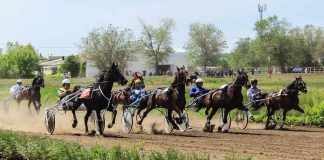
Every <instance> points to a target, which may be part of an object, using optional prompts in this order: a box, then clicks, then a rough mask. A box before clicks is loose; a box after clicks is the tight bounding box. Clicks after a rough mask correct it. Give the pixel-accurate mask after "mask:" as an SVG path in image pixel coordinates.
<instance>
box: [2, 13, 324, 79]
mask: <svg viewBox="0 0 324 160" xmlns="http://www.w3.org/2000/svg"><path fill="white" fill-rule="evenodd" d="M139 24H140V25H141V28H142V32H141V33H140V36H139V37H138V38H137V37H135V34H134V32H133V30H131V29H128V28H125V27H122V26H115V25H108V26H107V27H100V28H94V29H93V30H91V31H90V32H89V33H88V35H87V36H86V37H84V38H82V39H81V43H80V44H79V48H80V50H81V52H80V55H79V56H72V57H68V58H67V59H66V60H65V61H64V63H63V64H62V65H61V69H60V72H67V71H72V72H73V73H72V74H73V76H77V75H79V74H84V70H85V64H84V62H82V61H81V59H84V60H92V61H93V62H94V63H95V66H96V67H97V68H98V69H100V70H104V69H106V68H107V67H108V66H110V65H111V63H112V62H116V63H117V64H118V65H119V67H120V68H121V69H122V70H123V69H125V68H127V63H128V62H129V61H137V60H140V61H142V60H145V61H146V64H147V65H148V66H149V67H151V68H154V69H155V71H157V70H158V66H159V65H160V64H161V63H162V62H164V61H166V60H167V59H168V58H169V57H170V56H171V55H172V54H173V53H174V52H175V50H174V49H173V48H172V32H173V31H174V28H175V26H176V23H175V21H174V20H173V19H170V18H164V19H161V20H160V24H159V25H157V26H153V25H149V24H146V23H145V22H144V21H143V20H140V21H139ZM253 29H254V31H255V33H256V36H255V38H250V37H245V38H240V39H239V40H238V41H237V42H236V46H235V48H234V49H233V50H232V51H231V52H230V53H225V52H224V49H225V48H226V47H227V44H226V41H225V36H224V33H223V32H222V31H221V30H220V29H218V28H217V27H216V25H214V24H202V23H199V22H195V23H192V24H190V26H189V33H188V34H189V39H188V40H187V42H186V43H185V44H184V49H185V50H186V53H187V60H188V62H189V64H190V65H191V66H200V67H202V68H207V67H209V66H221V67H223V68H249V67H265V66H267V65H268V64H269V60H271V63H272V65H274V66H278V67H281V68H282V69H283V68H285V67H287V66H293V67H306V66H320V65H322V66H323V64H319V63H318V59H320V58H321V57H324V30H323V28H322V27H316V26H313V25H306V26H305V27H303V28H300V27H291V24H289V23H288V22H287V21H286V20H282V19H280V18H279V17H277V16H271V17H269V18H267V19H264V20H259V21H257V22H256V23H255V25H254V28H253ZM0 53H2V50H1V52H0ZM138 53H142V54H143V55H144V56H145V57H140V58H141V59H136V54H138ZM40 58H42V56H41V54H38V53H37V52H36V51H35V49H34V47H33V46H32V45H31V44H27V45H25V46H24V45H20V44H18V43H16V44H15V43H8V45H7V49H6V52H5V53H3V54H1V55H0V62H1V63H0V77H6V78H8V77H17V75H18V76H19V77H29V76H31V75H32V74H31V73H32V71H33V70H34V69H35V67H37V63H38V62H39V59H40ZM142 58H143V59H142ZM322 62H323V61H322ZM75 66H78V67H75ZM80 70H81V72H80Z"/></svg>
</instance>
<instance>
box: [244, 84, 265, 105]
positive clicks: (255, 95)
mask: <svg viewBox="0 0 324 160" xmlns="http://www.w3.org/2000/svg"><path fill="white" fill-rule="evenodd" d="M251 85H252V86H251V88H250V89H248V91H247V96H248V98H249V101H250V102H251V103H252V107H253V108H259V107H260V106H262V105H263V101H259V102H258V100H261V99H262V97H263V96H262V94H261V89H260V88H258V87H257V85H258V80H256V79H252V80H251Z"/></svg>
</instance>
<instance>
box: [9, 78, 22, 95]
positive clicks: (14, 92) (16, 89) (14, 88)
mask: <svg viewBox="0 0 324 160" xmlns="http://www.w3.org/2000/svg"><path fill="white" fill-rule="evenodd" d="M24 88H25V87H24V86H23V85H22V80H21V79H18V80H17V84H16V85H13V86H12V87H10V93H11V94H12V95H14V96H13V98H14V99H17V98H18V96H19V95H18V93H19V92H21V91H22V90H23V89H24Z"/></svg>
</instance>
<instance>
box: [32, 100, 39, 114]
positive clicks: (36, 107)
mask: <svg viewBox="0 0 324 160" xmlns="http://www.w3.org/2000/svg"><path fill="white" fill-rule="evenodd" d="M33 104H34V107H35V110H36V113H37V115H39V111H40V102H39V101H37V100H36V101H33Z"/></svg>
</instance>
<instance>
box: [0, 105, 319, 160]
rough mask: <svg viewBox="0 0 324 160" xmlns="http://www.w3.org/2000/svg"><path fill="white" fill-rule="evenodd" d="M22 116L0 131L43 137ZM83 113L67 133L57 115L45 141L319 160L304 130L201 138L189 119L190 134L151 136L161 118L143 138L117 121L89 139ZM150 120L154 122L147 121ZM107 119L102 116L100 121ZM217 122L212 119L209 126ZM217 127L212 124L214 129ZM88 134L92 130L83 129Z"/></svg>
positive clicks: (254, 128)
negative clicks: (7, 130) (53, 129)
mask: <svg viewBox="0 0 324 160" xmlns="http://www.w3.org/2000/svg"><path fill="white" fill-rule="evenodd" d="M27 113H28V112H27V111H24V110H19V111H16V109H12V110H11V112H10V114H9V115H8V116H5V115H3V114H2V113H1V116H0V127H1V128H2V129H10V130H15V131H24V132H29V133H30V134H36V135H46V134H45V129H44V125H43V124H44V123H43V122H44V121H43V118H44V117H43V114H41V115H40V116H36V115H33V116H30V115H28V114H27ZM83 114H84V113H79V117H80V118H79V125H78V127H77V128H76V129H72V128H71V115H70V114H69V113H68V114H66V115H65V114H61V113H60V114H57V116H56V120H57V121H56V124H57V125H56V128H55V131H54V135H51V136H50V137H51V138H55V139H65V140H68V141H72V142H79V143H81V144H83V145H85V146H92V145H94V144H104V145H108V146H111V145H117V144H120V145H123V146H132V145H140V146H141V145H142V146H143V147H144V149H145V150H151V149H156V150H163V149H164V148H166V147H170V146H172V147H174V148H175V149H177V150H179V151H181V152H192V151H194V152H196V153H198V154H203V155H205V154H208V155H210V158H211V159H218V158H224V157H225V156H228V155H231V154H235V155H240V156H252V157H253V158H254V159H324V129H323V128H308V127H286V128H287V129H286V130H264V129H263V127H264V125H263V124H256V123H252V124H249V126H248V128H247V129H246V130H245V131H242V130H238V129H237V128H235V127H234V126H235V124H232V126H233V127H232V128H231V130H230V133H215V132H214V133H203V132H202V128H201V126H203V124H204V121H203V120H201V119H194V120H193V119H191V125H192V126H193V129H192V130H189V131H186V132H184V133H182V132H179V131H174V132H173V133H171V134H165V133H158V134H151V133H150V130H151V126H152V123H154V122H156V124H160V125H157V126H156V128H157V129H158V130H162V129H163V126H162V125H161V124H163V121H162V120H163V117H162V116H161V115H158V114H153V115H154V116H152V115H151V116H149V117H148V119H146V120H145V121H144V122H145V123H144V133H139V129H138V128H134V129H133V131H132V133H131V134H125V133H123V132H122V131H121V129H120V128H121V127H120V125H119V124H120V123H119V122H120V117H117V118H118V119H117V124H116V125H115V126H114V128H113V129H106V130H105V137H99V136H95V137H90V136H87V135H84V134H83V128H84V127H83V126H84V125H83V118H81V117H82V115H83ZM153 117H154V118H153ZM109 120H110V115H109V114H106V121H109ZM216 121H217V118H215V119H214V122H216ZM216 125H217V124H216ZM89 126H90V129H91V128H92V129H93V124H92V123H89Z"/></svg>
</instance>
